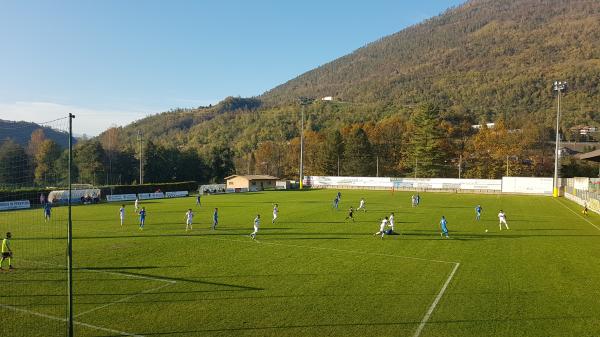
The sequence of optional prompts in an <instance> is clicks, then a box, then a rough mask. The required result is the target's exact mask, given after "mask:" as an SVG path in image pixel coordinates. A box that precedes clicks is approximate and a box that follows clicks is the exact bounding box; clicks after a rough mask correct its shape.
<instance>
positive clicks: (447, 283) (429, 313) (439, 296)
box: [413, 262, 460, 337]
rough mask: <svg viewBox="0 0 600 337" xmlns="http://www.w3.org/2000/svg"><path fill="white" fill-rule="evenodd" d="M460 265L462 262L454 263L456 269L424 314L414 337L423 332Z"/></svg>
mask: <svg viewBox="0 0 600 337" xmlns="http://www.w3.org/2000/svg"><path fill="white" fill-rule="evenodd" d="M459 266H460V263H458V262H457V263H456V264H455V265H454V269H452V272H451V273H450V276H448V278H447V279H446V282H444V285H443V286H442V289H440V292H439V293H438V294H437V296H436V297H435V300H433V303H431V306H430V307H429V309H428V310H427V312H426V313H425V316H423V319H422V320H421V323H420V324H419V326H418V327H417V330H416V331H415V333H414V335H413V337H419V336H420V335H421V332H422V331H423V328H424V327H425V324H427V322H428V321H429V318H430V317H431V314H432V313H433V311H434V310H435V307H436V306H437V305H438V303H439V302H440V300H441V299H442V296H444V293H445V292H446V289H447V288H448V285H449V284H450V281H452V278H453V277H454V274H455V273H456V271H457V270H458V267H459Z"/></svg>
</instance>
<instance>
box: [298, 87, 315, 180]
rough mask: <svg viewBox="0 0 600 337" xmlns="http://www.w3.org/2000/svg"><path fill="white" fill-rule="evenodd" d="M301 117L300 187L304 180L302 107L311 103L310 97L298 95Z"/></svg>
mask: <svg viewBox="0 0 600 337" xmlns="http://www.w3.org/2000/svg"><path fill="white" fill-rule="evenodd" d="M299 100H300V106H301V107H302V109H301V117H300V189H302V188H303V186H302V185H303V180H304V107H305V106H307V105H309V104H311V103H312V101H313V100H312V99H310V98H307V97H300V98H299Z"/></svg>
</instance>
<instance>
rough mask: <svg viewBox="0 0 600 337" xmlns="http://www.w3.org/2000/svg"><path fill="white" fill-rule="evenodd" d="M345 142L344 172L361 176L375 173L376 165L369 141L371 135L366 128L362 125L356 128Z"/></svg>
mask: <svg viewBox="0 0 600 337" xmlns="http://www.w3.org/2000/svg"><path fill="white" fill-rule="evenodd" d="M344 143H345V146H344V164H343V165H342V172H343V174H344V175H346V176H360V177H368V176H371V175H373V172H374V171H375V170H374V168H375V165H374V163H373V155H372V153H371V143H369V137H367V134H366V132H365V130H363V129H362V128H360V127H358V128H355V129H354V130H353V131H352V132H351V133H350V135H348V137H347V138H346V141H345V142H344Z"/></svg>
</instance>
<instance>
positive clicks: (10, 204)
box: [0, 200, 31, 211]
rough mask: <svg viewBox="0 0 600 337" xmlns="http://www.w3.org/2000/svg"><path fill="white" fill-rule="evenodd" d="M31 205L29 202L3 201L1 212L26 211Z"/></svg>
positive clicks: (0, 207)
mask: <svg viewBox="0 0 600 337" xmlns="http://www.w3.org/2000/svg"><path fill="white" fill-rule="evenodd" d="M30 207H31V204H30V203H29V200H15V201H3V202H0V211H7V210H10V209H25V208H30Z"/></svg>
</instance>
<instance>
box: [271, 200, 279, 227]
mask: <svg viewBox="0 0 600 337" xmlns="http://www.w3.org/2000/svg"><path fill="white" fill-rule="evenodd" d="M278 214H279V206H278V205H277V204H274V205H273V221H271V223H275V220H277V215H278Z"/></svg>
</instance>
